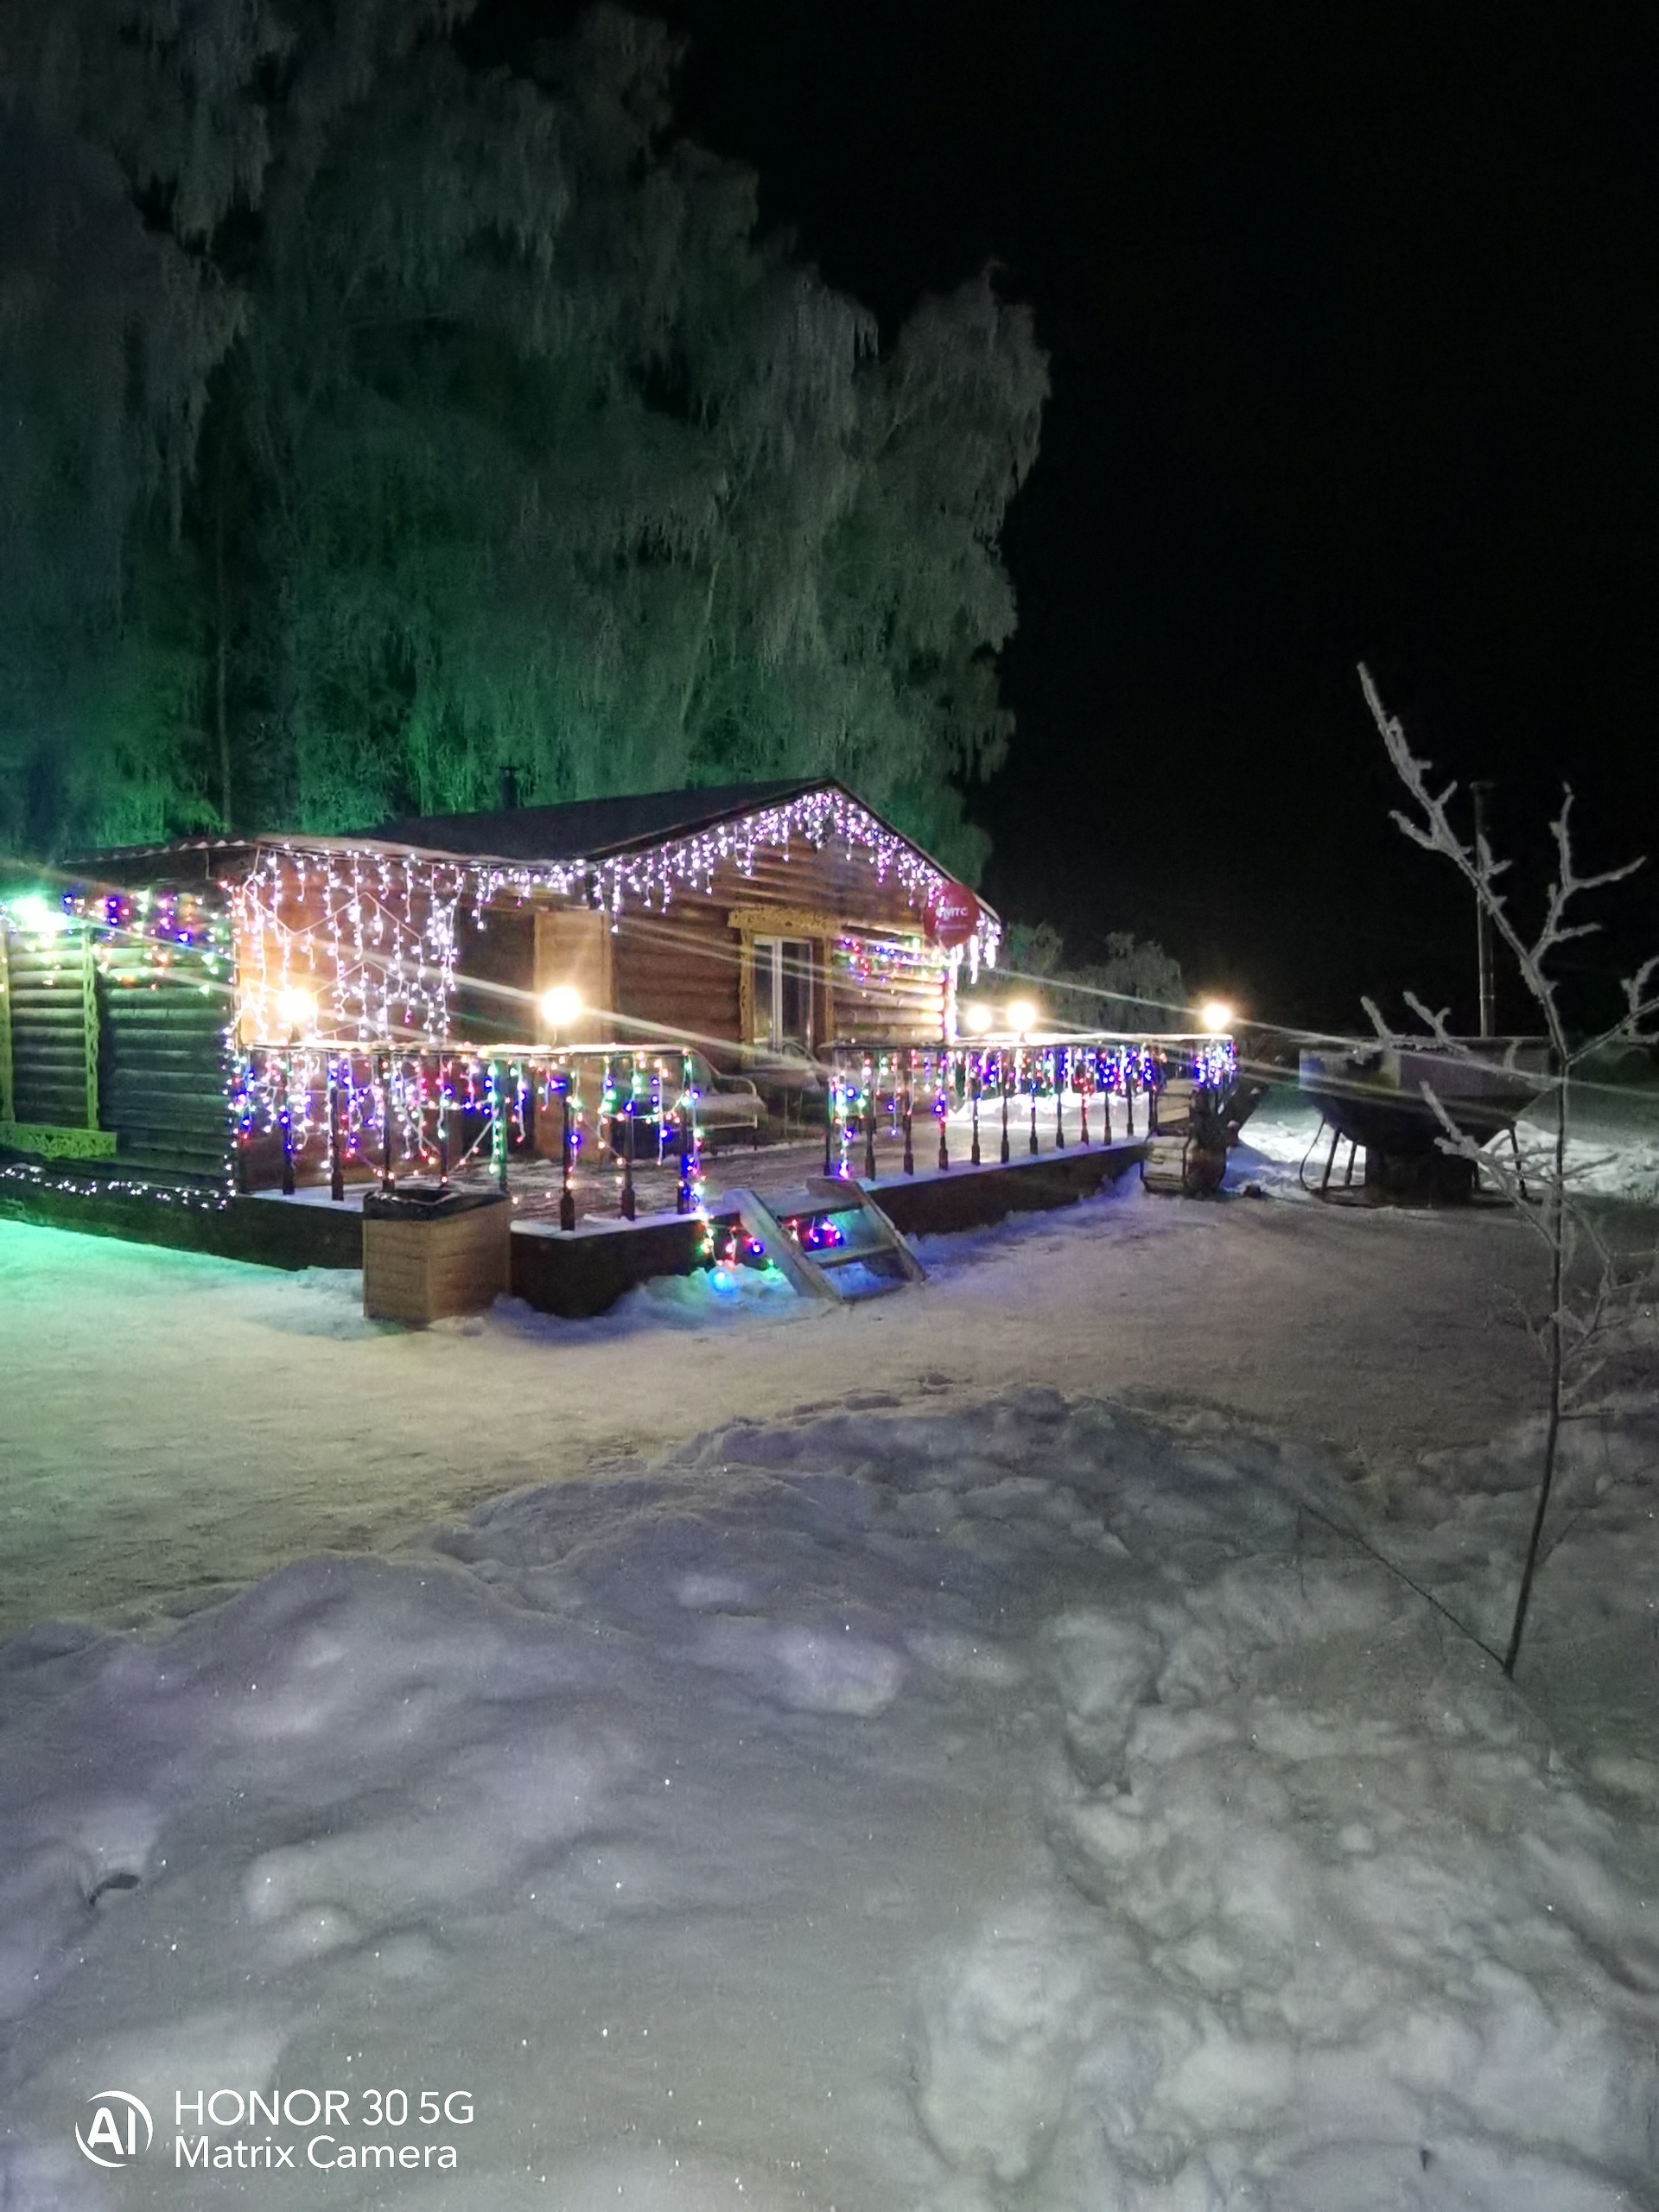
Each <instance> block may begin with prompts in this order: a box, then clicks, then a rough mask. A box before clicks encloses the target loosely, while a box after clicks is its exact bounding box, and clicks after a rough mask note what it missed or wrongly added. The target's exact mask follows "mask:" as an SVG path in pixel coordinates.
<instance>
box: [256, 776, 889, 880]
mask: <svg viewBox="0 0 1659 2212" xmlns="http://www.w3.org/2000/svg"><path fill="white" fill-rule="evenodd" d="M826 786H828V787H830V788H838V786H835V785H833V784H832V782H831V779H829V778H827V777H823V776H797V777H794V778H791V779H790V780H789V781H787V782H781V783H769V784H722V785H711V786H704V787H702V788H701V789H697V790H693V791H640V792H638V793H634V794H632V795H629V796H626V797H622V798H583V799H576V800H574V801H572V802H571V803H570V804H569V805H565V806H518V807H507V808H504V809H502V810H499V811H498V812H493V813H489V814H429V815H405V816H402V817H399V818H398V819H397V821H395V822H385V823H381V825H380V827H379V828H378V829H373V830H371V831H370V832H369V833H368V837H369V842H372V843H375V844H391V845H413V846H415V847H416V848H418V849H419V850H421V851H422V852H427V853H456V854H461V855H466V856H467V857H468V858H474V857H482V856H486V855H487V856H488V857H489V858H491V859H493V860H505V861H554V862H557V861H578V860H582V861H587V860H593V861H602V860H610V859H612V858H613V857H614V856H615V855H617V854H619V853H627V852H632V851H634V850H636V849H639V847H640V846H644V845H657V844H661V843H663V842H665V841H666V840H667V839H669V838H671V837H690V836H695V835H696V832H697V831H698V830H699V829H715V828H717V827H718V825H719V824H720V823H722V822H731V821H734V820H736V819H737V818H738V817H740V816H742V815H745V814H753V813H757V812H758V811H759V810H760V809H761V808H762V807H767V806H776V805H781V804H786V803H787V802H788V801H789V800H790V799H792V798H799V797H800V796H801V794H802V792H803V791H820V790H823V789H824V788H825V787H826ZM849 796H850V794H849ZM296 842H297V841H296Z"/></svg>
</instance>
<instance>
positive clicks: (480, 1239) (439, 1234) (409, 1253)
mask: <svg viewBox="0 0 1659 2212" xmlns="http://www.w3.org/2000/svg"><path fill="white" fill-rule="evenodd" d="M511 1237H512V1205H510V1204H509V1202H508V1201H507V1199H505V1198H503V1197H501V1196H500V1195H499V1192H493V1191H490V1192H481V1191H480V1192H474V1191H468V1192H465V1193H462V1192H454V1191H451V1192H446V1193H444V1195H443V1196H442V1197H441V1198H440V1197H437V1196H436V1195H435V1194H432V1195H424V1194H423V1195H418V1196H413V1195H411V1196H402V1197H400V1196H398V1195H397V1194H396V1193H393V1194H391V1195H390V1196H387V1197H384V1198H383V1197H374V1198H365V1199H364V1201H363V1311H364V1313H365V1314H367V1315H368V1317H369V1319H371V1320H372V1321H408V1322H411V1323H413V1324H415V1325H416V1326H418V1325H420V1324H422V1323H423V1322H426V1321H437V1320H442V1319H443V1317H444V1316H445V1315H446V1314H450V1313H481V1312H482V1311H483V1310H484V1308H485V1307H486V1306H492V1305H493V1304H494V1302H495V1300H497V1299H498V1298H499V1297H500V1296H501V1294H502V1293H503V1292H504V1291H505V1290H506V1288H507V1287H508V1273H509V1267H510V1243H511Z"/></svg>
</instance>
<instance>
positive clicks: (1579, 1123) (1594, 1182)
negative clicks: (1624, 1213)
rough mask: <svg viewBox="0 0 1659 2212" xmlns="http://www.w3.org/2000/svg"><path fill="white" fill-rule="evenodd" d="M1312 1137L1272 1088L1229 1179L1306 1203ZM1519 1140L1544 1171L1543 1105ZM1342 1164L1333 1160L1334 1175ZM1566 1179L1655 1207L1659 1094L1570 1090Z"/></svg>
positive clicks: (1549, 1131) (1286, 1094)
mask: <svg viewBox="0 0 1659 2212" xmlns="http://www.w3.org/2000/svg"><path fill="white" fill-rule="evenodd" d="M1517 1134H1518V1136H1519V1140H1520V1144H1521V1148H1522V1156H1523V1158H1524V1159H1525V1160H1529V1161H1532V1160H1535V1161H1537V1162H1538V1163H1539V1164H1540V1165H1543V1164H1545V1159H1546V1155H1547V1154H1552V1150H1553V1146H1554V1128H1553V1125H1552V1122H1551V1116H1550V1109H1549V1108H1548V1104H1541V1105H1539V1106H1536V1107H1535V1108H1534V1109H1532V1111H1531V1112H1530V1113H1529V1114H1527V1115H1524V1116H1522V1120H1521V1122H1520V1125H1519V1128H1518V1132H1517ZM1318 1138H1319V1111H1318V1109H1317V1108H1314V1107H1311V1106H1308V1105H1306V1104H1305V1103H1303V1100H1302V1098H1301V1096H1300V1094H1299V1093H1298V1091H1297V1090H1296V1089H1295V1087H1294V1085H1292V1084H1282V1085H1276V1086H1275V1087H1274V1090H1271V1091H1269V1092H1268V1096H1267V1097H1266V1098H1265V1099H1264V1100H1263V1101H1262V1104H1261V1105H1260V1106H1259V1107H1258V1108H1257V1109H1256V1110H1255V1113H1254V1114H1253V1115H1252V1116H1250V1118H1249V1122H1247V1123H1246V1124H1245V1128H1244V1143H1243V1146H1242V1147H1240V1148H1239V1150H1238V1151H1237V1152H1236V1153H1235V1154H1234V1155H1233V1160H1232V1179H1233V1180H1234V1181H1236V1182H1237V1181H1242V1180H1244V1179H1250V1180H1254V1181H1255V1182H1258V1183H1260V1184H1261V1185H1262V1186H1263V1187H1264V1188H1266V1189H1268V1190H1271V1191H1273V1192H1274V1194H1275V1195H1277V1196H1281V1197H1287V1198H1295V1197H1301V1196H1305V1195H1306V1192H1305V1190H1304V1188H1303V1185H1302V1183H1301V1180H1300V1172H1301V1171H1302V1170H1303V1168H1304V1166H1305V1167H1306V1175H1307V1180H1308V1182H1309V1183H1310V1184H1317V1183H1318V1181H1319V1172H1320V1170H1321V1168H1322V1167H1323V1166H1324V1165H1325V1147H1326V1146H1327V1145H1328V1144H1329V1142H1330V1138H1329V1135H1328V1133H1327V1135H1326V1136H1325V1140H1324V1142H1323V1143H1321V1144H1319V1145H1318V1146H1317V1148H1316V1140H1317V1139H1318ZM1346 1160H1347V1151H1346V1147H1344V1148H1343V1149H1342V1150H1341V1151H1340V1152H1339V1153H1338V1161H1337V1165H1338V1173H1340V1172H1341V1169H1342V1167H1343V1166H1344V1163H1345V1161H1346ZM1567 1172H1568V1174H1569V1176H1570V1178H1571V1179H1572V1180H1573V1184H1574V1185H1575V1187H1576V1188H1577V1189H1578V1190H1580V1192H1583V1193H1585V1194H1586V1196H1589V1197H1593V1198H1616V1199H1620V1200H1622V1201H1624V1203H1626V1204H1629V1205H1643V1206H1652V1205H1659V1090H1655V1089H1654V1088H1653V1087H1652V1086H1650V1085H1637V1084H1622V1085H1615V1084H1605V1083H1597V1082H1591V1081H1588V1080H1586V1081H1583V1082H1579V1083H1575V1084H1574V1085H1573V1093H1572V1103H1571V1114H1570V1119H1569V1122H1568V1136H1567Z"/></svg>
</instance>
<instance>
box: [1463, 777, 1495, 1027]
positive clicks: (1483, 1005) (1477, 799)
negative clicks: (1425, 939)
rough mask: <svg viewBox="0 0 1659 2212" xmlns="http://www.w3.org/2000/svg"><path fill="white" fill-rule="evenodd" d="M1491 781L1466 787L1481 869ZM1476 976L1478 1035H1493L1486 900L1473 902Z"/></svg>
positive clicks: (1489, 923)
mask: <svg viewBox="0 0 1659 2212" xmlns="http://www.w3.org/2000/svg"><path fill="white" fill-rule="evenodd" d="M1491 788H1492V786H1491V781H1490V780H1489V779H1486V778H1484V777H1480V778H1478V779H1476V780H1475V781H1474V782H1472V783H1471V785H1470V786H1469V796H1470V798H1471V799H1473V801H1474V803H1475V865H1476V866H1477V867H1478V868H1484V866H1485V861H1484V855H1485V852H1486V850H1487V846H1486V800H1487V797H1488V795H1489V794H1490V792H1491ZM1475 963H1476V968H1475V973H1476V981H1477V984H1478V989H1479V993H1480V1033H1481V1035H1482V1036H1483V1037H1490V1036H1491V1035H1492V1034H1493V1032H1494V1028H1495V1026H1496V1025H1495V1023H1494V1020H1493V1007H1492V1000H1493V992H1492V922H1491V915H1490V914H1489V913H1488V912H1487V911H1486V901H1485V900H1484V899H1476V901H1475Z"/></svg>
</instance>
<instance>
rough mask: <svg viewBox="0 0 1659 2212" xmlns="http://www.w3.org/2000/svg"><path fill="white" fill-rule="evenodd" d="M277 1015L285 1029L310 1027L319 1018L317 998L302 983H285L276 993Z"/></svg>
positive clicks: (313, 992)
mask: <svg viewBox="0 0 1659 2212" xmlns="http://www.w3.org/2000/svg"><path fill="white" fill-rule="evenodd" d="M316 1018H317V998H316V993H315V991H308V990H307V989H306V988H304V986H303V985H302V984H300V983H284V984H283V988H282V989H281V990H280V991H278V992H277V1019H278V1020H279V1021H280V1022H281V1023H282V1025H283V1028H284V1029H308V1028H310V1027H311V1025H312V1023H313V1022H314V1021H315V1020H316Z"/></svg>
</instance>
